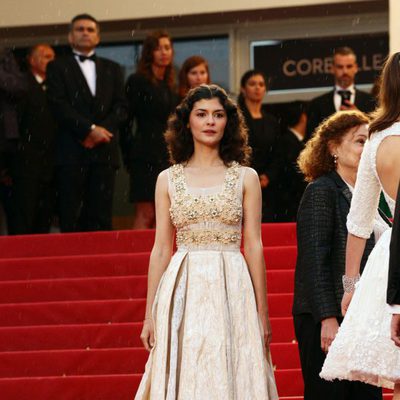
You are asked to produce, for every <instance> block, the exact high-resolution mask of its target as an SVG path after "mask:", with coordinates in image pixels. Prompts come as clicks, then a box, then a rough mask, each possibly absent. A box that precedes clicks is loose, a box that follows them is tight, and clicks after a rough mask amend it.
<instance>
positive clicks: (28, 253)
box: [0, 224, 389, 400]
mask: <svg viewBox="0 0 400 400" xmlns="http://www.w3.org/2000/svg"><path fill="white" fill-rule="evenodd" d="M153 239H154V232H152V231H136V232H132V231H120V232H109V233H106V232H100V233H90V234H67V235H35V236H24V237H23V236H20V237H2V238H0V257H1V258H0V360H1V362H0V393H1V395H0V398H1V399H2V400H28V399H29V400H31V399H32V398H34V399H38V400H39V399H40V400H50V399H51V400H53V399H57V400H133V397H134V394H135V391H136V388H137V386H138V384H139V381H140V377H141V373H142V372H143V369H144V364H145V361H146V359H147V352H146V351H145V350H143V349H142V346H141V342H140V339H139V334H140V331H141V323H142V322H141V321H142V319H143V315H144V307H145V295H146V273H147V263H148V258H149V251H150V249H151V246H152V243H153ZM263 241H264V245H265V250H264V252H265V258H266V264H267V282H268V292H269V295H268V301H269V307H270V316H271V323H272V329H273V344H272V345H271V353H272V357H273V362H274V364H275V365H276V379H277V384H278V391H279V393H280V396H281V399H292V400H299V399H301V398H302V397H301V394H302V378H301V372H300V363H299V358H298V353H297V345H296V343H295V342H294V332H293V323H292V319H291V316H290V315H291V303H292V298H293V276H294V266H295V261H296V238H295V226H294V225H293V224H275V225H264V226H263ZM388 398H389V397H388Z"/></svg>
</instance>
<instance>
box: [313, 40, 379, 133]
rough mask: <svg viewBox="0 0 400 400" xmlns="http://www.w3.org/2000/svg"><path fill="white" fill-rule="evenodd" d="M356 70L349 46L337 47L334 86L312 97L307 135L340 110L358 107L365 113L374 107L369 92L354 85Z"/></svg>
mask: <svg viewBox="0 0 400 400" xmlns="http://www.w3.org/2000/svg"><path fill="white" fill-rule="evenodd" d="M357 72H358V66H357V56H356V54H355V53H354V51H353V50H352V49H351V48H350V47H339V48H337V49H335V51H334V54H333V64H332V74H333V77H334V79H335V87H334V88H333V90H331V91H330V92H328V93H325V94H323V95H321V96H319V97H316V98H315V99H313V100H312V101H311V103H310V108H309V112H308V124H307V137H306V140H308V139H309V138H311V136H312V135H313V134H314V130H315V128H316V127H317V126H318V125H319V124H320V123H321V122H322V121H323V120H324V119H325V118H327V117H329V116H330V115H332V114H333V113H335V112H336V111H340V110H355V109H358V110H360V111H363V112H365V113H368V112H371V111H373V110H374V109H375V105H376V104H375V100H374V98H373V96H372V95H370V94H369V93H365V92H362V91H361V90H358V89H356V87H355V86H354V80H355V77H356V74H357Z"/></svg>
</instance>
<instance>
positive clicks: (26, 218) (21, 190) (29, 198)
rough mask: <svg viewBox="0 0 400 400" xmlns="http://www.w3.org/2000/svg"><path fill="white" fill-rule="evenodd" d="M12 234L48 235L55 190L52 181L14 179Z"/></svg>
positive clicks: (27, 178)
mask: <svg viewBox="0 0 400 400" xmlns="http://www.w3.org/2000/svg"><path fill="white" fill-rule="evenodd" d="M12 198H13V208H14V212H15V218H14V232H12V233H15V234H17V235H22V234H31V233H48V232H49V231H50V226H51V221H52V219H53V214H54V207H55V200H56V190H55V184H54V180H52V181H49V182H46V181H43V180H41V179H40V178H33V177H31V178H30V177H15V179H14V182H13V192H12Z"/></svg>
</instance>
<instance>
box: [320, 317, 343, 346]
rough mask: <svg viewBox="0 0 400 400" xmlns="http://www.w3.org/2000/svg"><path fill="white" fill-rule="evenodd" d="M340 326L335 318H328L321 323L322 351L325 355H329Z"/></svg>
mask: <svg viewBox="0 0 400 400" xmlns="http://www.w3.org/2000/svg"><path fill="white" fill-rule="evenodd" d="M338 329H339V324H338V322H337V319H336V318H335V317H332V318H326V319H323V320H322V321H321V349H322V351H323V352H324V353H327V352H328V350H329V346H330V345H331V344H332V342H333V339H335V337H336V334H337V331H338Z"/></svg>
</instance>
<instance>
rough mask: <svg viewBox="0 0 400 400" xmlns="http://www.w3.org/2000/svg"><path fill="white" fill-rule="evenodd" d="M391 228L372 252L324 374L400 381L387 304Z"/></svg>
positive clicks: (399, 355) (378, 382)
mask: <svg viewBox="0 0 400 400" xmlns="http://www.w3.org/2000/svg"><path fill="white" fill-rule="evenodd" d="M390 236H391V229H388V230H387V231H385V232H384V233H383V235H382V236H381V238H380V239H379V241H378V242H377V244H376V246H375V247H374V249H373V251H372V252H371V254H370V256H369V258H368V262H367V265H366V266H365V269H364V272H363V274H362V277H361V279H360V281H359V283H358V284H357V288H356V290H355V293H354V296H353V299H352V301H351V303H350V306H349V309H348V311H347V313H346V317H345V319H344V321H343V323H342V325H341V327H340V329H339V332H338V334H337V336H336V338H335V340H334V341H333V343H332V345H331V347H330V349H329V352H328V355H327V357H326V360H325V363H324V366H323V368H322V371H321V374H320V376H321V378H323V379H326V380H334V379H346V380H350V381H355V380H356V381H362V382H366V383H369V384H372V385H375V386H381V387H385V388H389V389H392V388H393V386H394V382H400V349H399V348H398V347H396V346H395V345H394V343H393V342H392V341H391V339H390V323H391V317H392V315H391V314H390V312H389V309H388V307H387V304H386V289H387V280H388V266H389V245H390Z"/></svg>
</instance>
